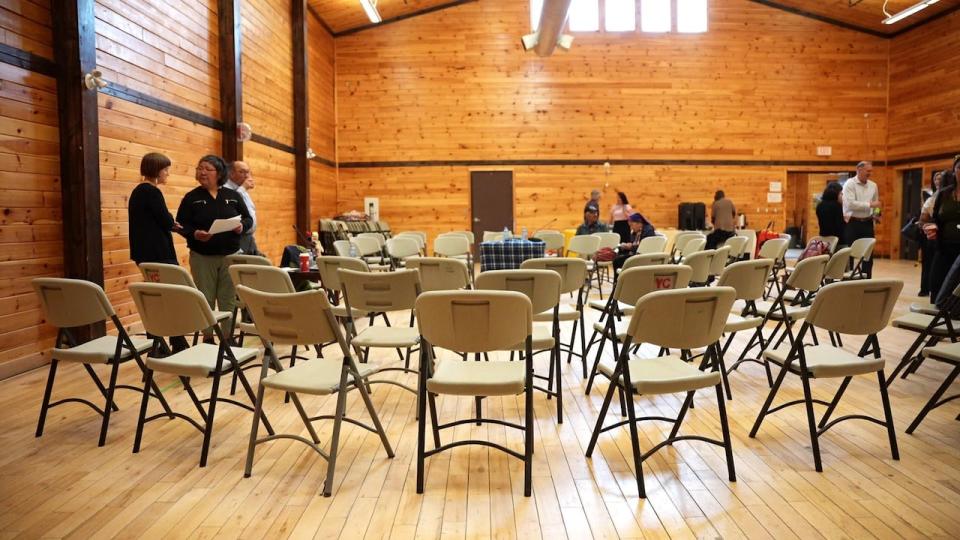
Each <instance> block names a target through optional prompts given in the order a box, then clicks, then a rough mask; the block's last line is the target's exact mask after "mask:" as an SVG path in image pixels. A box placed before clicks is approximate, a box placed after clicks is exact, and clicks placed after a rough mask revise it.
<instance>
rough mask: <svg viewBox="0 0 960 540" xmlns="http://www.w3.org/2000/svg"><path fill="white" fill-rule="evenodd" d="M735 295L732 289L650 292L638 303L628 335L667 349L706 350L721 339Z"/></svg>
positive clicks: (636, 340) (702, 288)
mask: <svg viewBox="0 0 960 540" xmlns="http://www.w3.org/2000/svg"><path fill="white" fill-rule="evenodd" d="M736 295H737V292H736V291H735V290H734V289H733V288H732V287H700V288H696V289H681V290H675V291H656V292H652V293H650V294H648V295H646V296H644V297H643V298H641V299H640V301H639V302H637V304H636V311H634V313H633V316H632V317H631V318H630V326H629V327H628V329H627V334H629V335H630V336H631V337H632V338H633V340H634V341H635V342H637V343H650V344H653V345H658V346H660V347H666V348H669V349H697V348H700V347H706V346H708V345H711V344H713V343H715V342H716V341H717V340H718V339H720V335H721V334H722V333H723V327H724V325H725V324H726V322H727V315H728V314H729V313H730V308H731V307H733V302H734V300H735V299H736Z"/></svg>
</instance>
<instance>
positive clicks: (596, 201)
mask: <svg viewBox="0 0 960 540" xmlns="http://www.w3.org/2000/svg"><path fill="white" fill-rule="evenodd" d="M591 208H592V209H593V211H594V212H596V213H597V215H599V214H600V190H599V189H595V190H593V191H591V192H590V200H589V201H587V204H585V205H583V211H584V213H586V212H587V211H588V210H590V209H591Z"/></svg>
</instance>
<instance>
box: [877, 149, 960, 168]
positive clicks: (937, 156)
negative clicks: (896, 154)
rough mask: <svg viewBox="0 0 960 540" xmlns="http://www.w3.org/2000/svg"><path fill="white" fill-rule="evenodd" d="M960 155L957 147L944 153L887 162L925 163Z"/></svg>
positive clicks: (897, 163)
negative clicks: (953, 150) (955, 149)
mask: <svg viewBox="0 0 960 540" xmlns="http://www.w3.org/2000/svg"><path fill="white" fill-rule="evenodd" d="M958 155H960V149H957V151H955V152H944V153H942V154H930V155H926V156H915V157H905V158H898V159H891V160H890V161H887V162H886V166H888V167H897V166H899V165H909V164H911V163H925V162H928V161H944V160H952V159H954V158H956V157H957V156H958Z"/></svg>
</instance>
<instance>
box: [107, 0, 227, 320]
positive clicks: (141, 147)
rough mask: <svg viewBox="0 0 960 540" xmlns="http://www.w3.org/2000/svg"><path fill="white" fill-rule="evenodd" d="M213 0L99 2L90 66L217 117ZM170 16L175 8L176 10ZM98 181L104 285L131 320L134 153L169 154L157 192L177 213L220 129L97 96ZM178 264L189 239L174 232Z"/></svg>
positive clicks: (216, 143)
mask: <svg viewBox="0 0 960 540" xmlns="http://www.w3.org/2000/svg"><path fill="white" fill-rule="evenodd" d="M215 10H216V2H213V1H211V2H188V1H186V0H164V2H162V3H156V2H149V1H146V0H98V1H97V4H96V7H95V11H94V13H95V15H96V31H97V65H98V66H100V67H101V69H102V71H103V73H104V78H105V79H106V80H107V81H109V82H112V83H119V84H120V85H123V86H125V87H128V88H131V89H133V90H136V91H139V92H142V93H144V94H146V95H148V96H150V97H154V98H159V99H162V100H165V101H168V102H172V103H176V104H178V105H180V106H181V107H185V108H187V109H190V110H192V111H194V112H198V113H201V114H203V115H206V116H210V117H217V116H219V110H220V109H219V107H220V103H219V97H218V96H219V81H218V78H217V65H218V64H217V25H216V11H215ZM171 14H177V16H176V17H173V16H172V15H171ZM99 103H100V111H99V114H100V186H101V188H100V189H101V197H102V219H103V249H104V255H103V256H104V261H103V265H104V289H105V290H106V292H107V296H108V297H109V298H110V301H111V302H112V303H113V306H114V309H116V310H117V312H118V314H119V315H120V316H121V320H123V321H124V323H126V324H129V323H132V322H135V321H136V320H137V319H138V317H137V315H136V308H135V306H134V305H133V301H132V299H131V298H130V295H129V294H128V293H127V285H129V284H130V283H131V282H135V281H139V280H140V274H139V272H138V270H137V268H136V265H135V264H133V262H132V261H130V249H129V247H130V244H129V237H128V229H127V201H128V198H129V195H130V192H131V191H133V188H134V187H136V185H137V183H138V182H139V181H140V159H141V158H142V157H143V155H144V154H146V153H147V152H162V153H164V154H166V155H167V156H168V157H169V158H170V159H171V160H172V161H173V166H172V169H171V175H170V179H169V180H168V185H167V187H165V188H162V189H163V190H164V195H165V197H166V200H167V206H168V207H169V208H170V211H171V213H174V214H176V211H177V207H178V206H179V204H180V199H181V198H182V197H183V195H184V194H185V193H186V192H187V191H189V190H190V189H193V188H194V187H196V185H197V184H196V181H195V180H194V176H193V172H194V167H195V166H196V163H197V160H198V158H200V156H202V155H204V154H218V153H219V149H220V134H219V132H218V131H216V130H213V129H211V128H208V127H205V126H202V125H197V124H194V123H193V122H188V121H185V120H181V119H179V118H176V117H173V116H171V115H169V114H164V113H161V112H158V111H156V110H153V109H151V108H148V107H145V106H142V105H138V104H135V103H131V102H129V101H124V100H122V99H118V98H114V97H111V96H107V95H104V94H101V95H100V99H99ZM174 240H175V242H176V245H177V247H178V255H179V257H180V260H181V264H184V265H186V261H187V257H186V255H187V250H186V242H185V241H184V240H183V238H182V237H180V236H178V235H174Z"/></svg>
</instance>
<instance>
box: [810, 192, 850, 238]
mask: <svg viewBox="0 0 960 540" xmlns="http://www.w3.org/2000/svg"><path fill="white" fill-rule="evenodd" d="M817 222H818V223H819V224H820V236H836V237H837V238H839V239H840V242H839V243H840V244H843V243H844V241H843V230H844V228H845V226H846V224H845V223H844V221H843V205H841V204H840V202H839V201H821V202H820V204H818V205H817Z"/></svg>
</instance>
